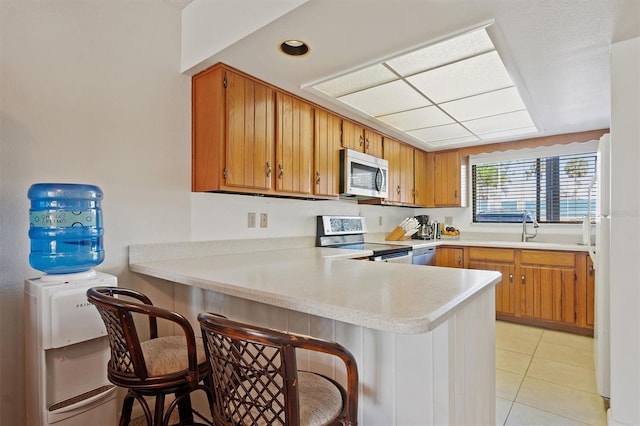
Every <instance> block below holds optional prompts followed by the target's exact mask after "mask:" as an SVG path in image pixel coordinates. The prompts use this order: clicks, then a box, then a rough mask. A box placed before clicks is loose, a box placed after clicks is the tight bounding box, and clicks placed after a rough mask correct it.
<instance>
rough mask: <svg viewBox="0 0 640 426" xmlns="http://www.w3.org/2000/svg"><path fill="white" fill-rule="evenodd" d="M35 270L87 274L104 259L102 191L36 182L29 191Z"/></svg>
mask: <svg viewBox="0 0 640 426" xmlns="http://www.w3.org/2000/svg"><path fill="white" fill-rule="evenodd" d="M28 196H29V199H30V200H31V208H30V209H29V222H30V228H29V238H30V239H31V253H30V254H29V264H30V265H31V267H32V268H34V269H37V270H39V271H42V272H45V273H47V274H73V273H77V272H84V271H88V270H90V269H92V268H93V267H95V266H97V265H99V264H100V263H102V261H103V260H104V249H103V248H102V238H103V234H104V231H103V229H102V209H101V207H100V202H101V200H102V190H101V189H100V188H99V187H97V186H94V185H83V184H73V183H36V184H34V185H31V188H29V192H28Z"/></svg>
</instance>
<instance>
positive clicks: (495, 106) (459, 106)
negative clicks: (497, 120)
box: [440, 87, 525, 121]
mask: <svg viewBox="0 0 640 426" xmlns="http://www.w3.org/2000/svg"><path fill="white" fill-rule="evenodd" d="M440 107H441V108H442V109H444V110H445V111H446V112H447V113H449V114H450V115H451V116H452V117H454V118H455V119H456V120H458V121H467V120H474V119H476V118H483V117H489V116H492V115H498V114H504V113H507V112H513V111H518V110H522V109H525V105H524V103H523V102H522V99H521V98H520V94H519V93H518V89H516V88H515V87H509V88H507V89H502V90H496V91H494V92H488V93H483V94H482V95H476V96H471V97H468V98H463V99H459V100H457V101H451V102H445V103H443V104H440Z"/></svg>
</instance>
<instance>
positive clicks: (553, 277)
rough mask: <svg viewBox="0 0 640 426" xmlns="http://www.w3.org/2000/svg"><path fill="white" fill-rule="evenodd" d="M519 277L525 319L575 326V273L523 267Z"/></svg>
mask: <svg viewBox="0 0 640 426" xmlns="http://www.w3.org/2000/svg"><path fill="white" fill-rule="evenodd" d="M520 274H521V276H520V284H521V285H522V290H521V291H522V292H523V294H524V298H523V299H522V307H521V308H522V309H521V313H522V316H523V317H525V318H532V319H540V320H545V321H554V322H561V323H565V324H575V319H576V311H575V269H569V268H554V267H541V266H535V267H532V266H522V267H521V268H520Z"/></svg>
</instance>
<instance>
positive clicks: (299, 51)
mask: <svg viewBox="0 0 640 426" xmlns="http://www.w3.org/2000/svg"><path fill="white" fill-rule="evenodd" d="M280 51H282V53H284V54H286V55H290V56H302V55H306V54H307V53H309V46H308V45H307V43H305V42H304V41H301V40H285V41H283V42H282V43H280Z"/></svg>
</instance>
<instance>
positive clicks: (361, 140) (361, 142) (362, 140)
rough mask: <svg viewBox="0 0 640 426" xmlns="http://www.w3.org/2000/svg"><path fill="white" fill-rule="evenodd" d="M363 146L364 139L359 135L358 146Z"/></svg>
mask: <svg viewBox="0 0 640 426" xmlns="http://www.w3.org/2000/svg"><path fill="white" fill-rule="evenodd" d="M362 145H364V137H363V136H362V135H360V146H362Z"/></svg>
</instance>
